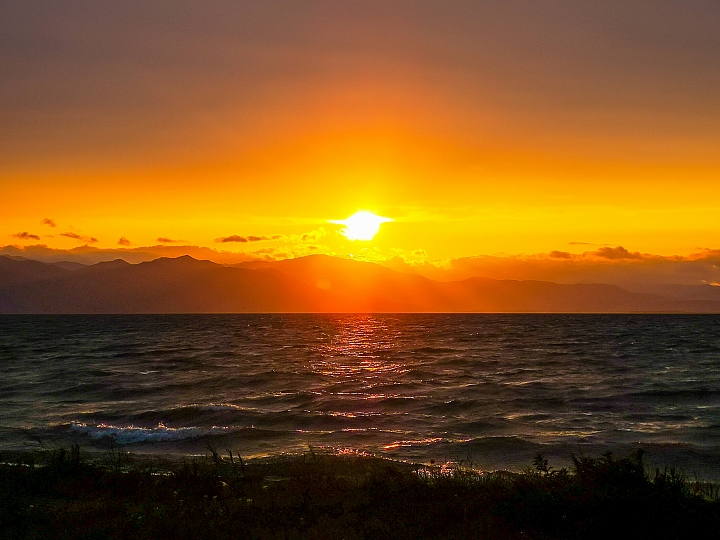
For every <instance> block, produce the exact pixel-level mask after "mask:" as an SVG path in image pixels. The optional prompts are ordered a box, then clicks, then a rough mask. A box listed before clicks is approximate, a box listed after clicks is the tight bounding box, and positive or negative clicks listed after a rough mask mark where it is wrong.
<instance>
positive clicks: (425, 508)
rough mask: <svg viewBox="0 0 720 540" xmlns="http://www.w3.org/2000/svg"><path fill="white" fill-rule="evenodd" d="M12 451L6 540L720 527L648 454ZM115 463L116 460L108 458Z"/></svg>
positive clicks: (687, 531) (1, 474)
mask: <svg viewBox="0 0 720 540" xmlns="http://www.w3.org/2000/svg"><path fill="white" fill-rule="evenodd" d="M12 457H13V456H11V455H10V454H8V453H6V452H5V453H3V452H0V460H1V461H3V462H4V463H2V464H0V503H1V504H0V508H1V509H2V510H0V536H2V537H3V538H8V539H13V538H18V539H19V538H29V537H32V538H157V539H162V538H437V537H441V538H495V539H505V538H507V539H516V538H518V539H519V538H537V539H541V538H542V539H547V538H558V539H560V538H600V537H609V536H610V535H613V536H617V537H620V538H625V537H631V536H633V535H634V536H636V537H638V535H640V537H653V538H686V537H687V538H690V537H693V536H696V535H707V534H708V533H710V532H713V531H717V530H718V529H720V490H719V486H718V485H716V484H709V483H701V482H688V480H687V478H685V477H684V476H683V475H682V474H681V473H679V472H677V471H675V470H674V469H665V470H662V471H661V470H658V471H656V472H655V473H650V472H649V471H648V470H647V469H646V468H645V466H644V463H643V455H642V452H637V453H635V454H634V455H630V456H627V457H614V456H611V455H604V456H599V457H584V456H581V457H575V458H574V460H573V467H572V468H570V469H558V470H556V469H554V468H553V466H552V464H551V463H548V461H547V459H546V458H544V457H543V456H542V455H538V456H536V457H535V459H534V460H533V462H532V463H529V464H528V465H527V467H525V468H524V469H523V470H522V471H521V472H511V471H483V472H478V471H475V470H473V469H471V468H469V467H467V466H463V464H430V465H423V464H413V463H404V462H398V461H391V460H388V459H383V458H379V457H375V456H367V455H358V454H354V455H351V454H346V455H330V454H323V453H319V452H315V451H313V450H312V449H310V450H309V451H308V452H307V453H305V454H301V455H294V456H284V457H280V458H266V459H259V460H244V459H242V458H241V457H240V456H237V455H234V454H232V453H226V454H225V455H220V454H219V453H218V452H217V451H216V450H215V449H212V448H208V453H207V455H205V456H203V457H195V458H190V459H188V458H186V457H183V456H167V455H166V456H149V457H148V456H137V455H135V454H126V453H123V452H106V453H105V454H104V455H99V454H97V453H87V452H83V450H82V449H81V448H80V447H79V446H77V445H75V446H72V447H71V448H69V449H56V450H52V451H48V452H44V453H38V452H34V453H33V452H29V453H25V454H19V453H16V454H14V458H15V459H14V460H13V459H12ZM101 458H102V459H103V460H104V461H102V462H101Z"/></svg>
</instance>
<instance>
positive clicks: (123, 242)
mask: <svg viewBox="0 0 720 540" xmlns="http://www.w3.org/2000/svg"><path fill="white" fill-rule="evenodd" d="M131 244H132V242H130V240H128V239H127V238H125V237H124V236H121V237H120V240H118V246H129V245H131Z"/></svg>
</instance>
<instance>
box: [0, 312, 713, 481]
mask: <svg viewBox="0 0 720 540" xmlns="http://www.w3.org/2000/svg"><path fill="white" fill-rule="evenodd" d="M0 367H1V369H2V377H1V379H0V411H1V412H0V447H2V448H13V449H15V448H30V447H36V446H38V445H44V446H52V445H54V444H69V443H71V442H78V443H80V444H81V445H84V446H92V447H97V448H106V447H113V446H114V447H122V448H123V449H128V450H132V451H135V452H154V451H160V452H177V453H188V454H192V453H202V452H204V450H205V449H206V447H207V445H208V444H211V445H212V446H213V447H215V448H218V450H220V451H224V449H225V448H231V449H232V450H233V451H236V450H237V451H239V452H240V454H241V455H243V456H246V457H252V456H261V455H272V454H278V453H283V452H301V451H307V449H308V445H311V446H313V447H316V448H323V449H331V450H334V451H347V450H357V451H363V452H369V453H374V454H380V455H385V456H388V457H393V458H398V459H408V460H413V461H428V460H430V459H435V460H438V461H445V460H458V459H459V460H465V461H472V463H473V464H474V466H477V467H482V468H499V467H509V468H516V467H520V466H522V465H525V464H528V463H529V462H530V460H531V458H532V456H533V454H534V453H536V452H538V451H542V452H544V453H546V454H547V455H548V456H550V457H551V461H553V460H554V462H555V463H557V464H558V465H561V464H563V463H566V462H567V459H568V457H569V455H570V453H571V452H574V453H576V454H578V453H584V454H594V453H598V452H603V451H606V450H613V451H615V452H616V453H619V454H622V453H624V452H629V451H631V450H633V449H636V448H638V447H642V448H644V449H646V450H647V451H648V452H649V455H650V456H651V459H654V460H655V461H656V462H657V463H658V464H666V465H674V466H681V467H683V468H684V469H685V470H686V471H688V472H689V473H691V474H692V473H697V474H698V475H700V476H701V477H702V478H704V479H718V478H720V471H719V469H720V317H718V316H675V315H656V316H647V315H602V316H595V315H218V316H215V315H178V316H175V315H172V316H136V315H133V316H4V317H0Z"/></svg>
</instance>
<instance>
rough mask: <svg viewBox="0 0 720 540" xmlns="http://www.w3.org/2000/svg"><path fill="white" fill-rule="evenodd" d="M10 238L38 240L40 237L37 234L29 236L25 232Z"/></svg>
mask: <svg viewBox="0 0 720 540" xmlns="http://www.w3.org/2000/svg"><path fill="white" fill-rule="evenodd" d="M10 236H12V237H13V238H19V239H20V240H40V237H39V236H38V235H37V234H31V233H29V232H27V231H23V232H19V233H15V234H12V235H10Z"/></svg>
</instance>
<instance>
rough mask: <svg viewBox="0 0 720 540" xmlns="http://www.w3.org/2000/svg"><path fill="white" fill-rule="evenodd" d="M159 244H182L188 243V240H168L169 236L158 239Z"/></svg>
mask: <svg viewBox="0 0 720 540" xmlns="http://www.w3.org/2000/svg"><path fill="white" fill-rule="evenodd" d="M156 240H157V241H158V242H160V243H161V244H180V243H182V242H186V241H187V240H173V239H172V238H168V237H167V236H160V237H158V238H156Z"/></svg>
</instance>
